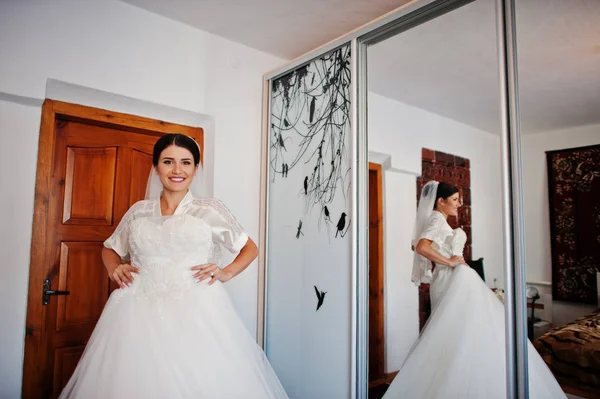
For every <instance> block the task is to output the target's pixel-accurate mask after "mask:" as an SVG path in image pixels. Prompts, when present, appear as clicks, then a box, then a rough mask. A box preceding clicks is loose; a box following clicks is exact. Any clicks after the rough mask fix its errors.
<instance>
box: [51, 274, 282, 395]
mask: <svg viewBox="0 0 600 399" xmlns="http://www.w3.org/2000/svg"><path fill="white" fill-rule="evenodd" d="M134 284H135V283H134ZM60 398H80V399H94V398H98V399H100V398H102V399H110V398H123V399H137V398H140V399H150V398H161V399H167V398H168V399H175V398H224V399H225V398H226V399H229V398H232V399H233V398H252V399H254V398H256V399H263V398H287V395H286V393H285V391H284V390H283V387H282V386H281V384H280V383H279V380H278V379H277V377H276V375H275V373H274V372H273V370H272V368H271V366H270V364H269V362H268V361H267V359H266V357H265V355H264V353H263V351H262V350H261V348H260V347H259V346H258V345H257V344H256V342H255V341H254V339H253V338H252V337H251V335H250V334H249V333H248V331H247V330H246V328H245V327H244V325H243V324H242V322H241V320H240V319H239V317H238V316H237V313H236V311H235V309H234V307H233V305H232V303H231V300H230V298H229V296H228V294H227V292H226V291H225V289H224V287H223V286H222V285H221V283H219V282H217V283H215V284H214V285H211V286H209V285H208V284H206V283H198V284H196V285H195V286H194V287H192V288H191V289H189V290H186V291H183V292H179V293H177V295H156V296H151V295H142V294H140V293H139V292H136V290H135V289H134V287H133V286H132V287H130V288H125V289H121V290H116V291H115V292H113V294H112V295H111V297H110V298H109V300H108V302H107V304H106V306H105V308H104V311H103V313H102V316H101V318H100V320H99V321H98V323H97V325H96V328H95V330H94V332H93V334H92V336H91V338H90V340H89V342H88V344H87V347H86V349H85V352H84V354H83V356H82V358H81V360H80V361H79V364H78V366H77V369H76V370H75V372H74V374H73V376H72V377H71V379H70V380H69V382H68V384H67V386H66V387H65V388H64V390H63V392H62V394H61V396H60Z"/></svg>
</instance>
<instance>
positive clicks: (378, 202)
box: [369, 163, 385, 382]
mask: <svg viewBox="0 0 600 399" xmlns="http://www.w3.org/2000/svg"><path fill="white" fill-rule="evenodd" d="M383 273H384V270H383V198H382V171H381V165H378V164H373V163H370V164H369V382H374V381H377V380H379V379H381V378H382V377H384V375H385V345H384V326H385V320H384V293H383V288H384V274H383Z"/></svg>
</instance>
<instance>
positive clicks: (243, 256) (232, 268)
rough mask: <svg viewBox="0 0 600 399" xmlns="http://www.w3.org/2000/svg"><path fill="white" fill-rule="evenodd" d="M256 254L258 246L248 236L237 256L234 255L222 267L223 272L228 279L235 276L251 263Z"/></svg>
mask: <svg viewBox="0 0 600 399" xmlns="http://www.w3.org/2000/svg"><path fill="white" fill-rule="evenodd" d="M257 256H258V247H257V246H256V244H255V243H254V241H252V239H251V238H248V241H246V245H244V246H243V247H242V249H241V250H240V253H239V254H238V256H236V257H235V259H234V260H233V262H231V263H230V264H229V265H228V266H226V267H224V268H223V272H225V273H227V274H228V275H229V278H228V280H230V279H232V278H233V277H235V276H237V275H238V274H240V273H241V272H243V271H244V270H246V268H247V267H248V266H249V265H250V263H252V261H253V260H254V259H256V257H257Z"/></svg>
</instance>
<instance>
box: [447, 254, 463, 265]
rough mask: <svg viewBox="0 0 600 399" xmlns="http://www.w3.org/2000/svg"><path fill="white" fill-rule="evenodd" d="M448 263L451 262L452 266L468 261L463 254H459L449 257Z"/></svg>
mask: <svg viewBox="0 0 600 399" xmlns="http://www.w3.org/2000/svg"><path fill="white" fill-rule="evenodd" d="M448 263H450V266H451V267H456V266H458V265H465V264H467V262H465V259H464V258H463V257H462V256H458V255H454V256H453V257H451V258H450V259H449V261H448Z"/></svg>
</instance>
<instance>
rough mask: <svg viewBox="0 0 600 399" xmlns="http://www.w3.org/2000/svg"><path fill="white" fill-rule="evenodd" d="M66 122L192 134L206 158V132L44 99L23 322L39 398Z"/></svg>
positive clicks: (25, 386) (30, 386) (28, 373)
mask: <svg viewBox="0 0 600 399" xmlns="http://www.w3.org/2000/svg"><path fill="white" fill-rule="evenodd" d="M58 119H60V120H66V121H74V122H82V123H85V124H90V125H96V126H102V127H106V128H114V129H119V130H121V131H130V132H135V133H142V134H147V135H153V136H157V137H160V136H162V135H164V134H167V133H182V134H186V135H188V136H190V137H193V138H194V139H195V140H196V141H197V142H198V144H199V145H200V160H201V162H202V160H203V159H204V130H203V129H202V128H201V127H191V126H185V125H179V124H176V123H170V122H164V121H161V120H157V119H151V118H145V117H141V116H136V115H130V114H124V113H120V112H115V111H109V110H104V109H99V108H93V107H87V106H83V105H78V104H71V103H66V102H61V101H56V100H51V99H46V100H45V101H44V104H43V105H42V114H41V123H40V136H39V141H38V161H37V169H36V180H35V198H34V208H33V228H32V235H31V250H30V263H29V284H28V297H27V316H26V322H25V356H24V361H23V378H22V385H21V394H22V397H23V398H25V399H26V398H35V397H39V395H38V393H39V390H40V389H41V384H42V382H43V375H42V372H43V371H45V370H43V369H42V368H41V367H40V365H45V363H46V359H45V357H46V350H45V349H46V344H47V343H46V342H45V341H44V339H45V323H44V320H45V316H46V314H45V313H46V307H45V306H43V305H42V284H43V280H44V279H45V278H46V276H47V275H48V273H50V271H51V269H52V267H53V265H49V264H48V262H49V259H48V258H47V257H48V253H49V248H48V246H47V239H46V237H47V235H48V231H47V230H48V224H49V221H48V213H49V206H50V198H51V191H52V185H51V182H52V173H53V170H54V147H55V144H56V133H55V126H56V121H57V120H58Z"/></svg>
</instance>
